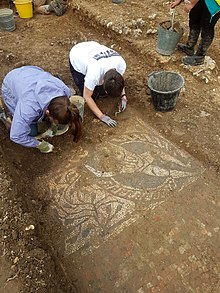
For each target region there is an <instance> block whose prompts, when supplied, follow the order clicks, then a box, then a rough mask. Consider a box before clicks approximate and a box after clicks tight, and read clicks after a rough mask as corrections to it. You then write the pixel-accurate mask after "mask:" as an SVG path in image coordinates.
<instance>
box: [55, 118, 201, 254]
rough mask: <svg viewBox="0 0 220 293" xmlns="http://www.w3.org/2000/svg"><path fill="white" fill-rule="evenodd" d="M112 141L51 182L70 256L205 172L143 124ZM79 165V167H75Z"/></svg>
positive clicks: (95, 243) (94, 244) (99, 241)
mask: <svg viewBox="0 0 220 293" xmlns="http://www.w3.org/2000/svg"><path fill="white" fill-rule="evenodd" d="M127 129H129V132H124V134H122V135H120V136H117V137H115V138H113V139H111V141H108V142H106V143H102V144H99V145H97V146H93V149H91V150H82V153H81V156H80V158H81V159H80V161H79V162H78V163H77V164H73V163H70V164H69V165H68V166H65V169H64V170H62V172H61V171H60V172H59V173H58V174H57V175H56V176H55V177H54V178H53V180H52V181H50V188H51V191H52V193H53V195H54V198H55V202H56V204H55V208H56V211H57V212H58V215H59V217H60V219H61V220H62V221H63V224H64V227H66V240H65V242H66V253H67V254H70V253H73V252H74V251H76V250H78V249H81V252H82V253H84V254H86V253H88V252H91V251H92V250H93V249H94V248H97V247H99V246H100V245H101V244H102V243H103V242H104V241H106V240H107V239H108V238H109V237H113V236H114V235H116V234H118V233H120V232H121V231H122V230H123V229H124V228H125V227H126V226H128V225H130V224H131V223H132V222H134V221H136V220H137V219H138V217H139V215H140V213H141V211H144V210H145V211H146V210H147V209H154V208H155V207H156V206H158V205H159V204H161V203H163V202H164V201H166V200H168V198H169V197H171V196H172V195H173V194H174V193H175V194H176V193H177V192H180V191H181V190H182V189H183V188H184V187H185V186H187V185H189V184H190V183H192V182H193V181H195V180H196V179H197V178H198V177H199V176H200V175H201V173H202V172H203V171H204V170H203V168H202V167H201V166H200V165H199V164H198V162H196V161H195V160H194V159H193V158H192V157H191V156H189V154H187V153H185V152H183V151H181V150H179V149H178V148H176V147H175V146H174V145H173V144H171V143H170V142H169V141H167V140H166V139H164V138H163V137H161V136H160V135H159V134H158V133H157V132H155V131H154V130H153V129H152V128H150V127H147V128H146V125H145V124H144V123H143V122H142V121H136V123H135V124H134V125H132V126H130V127H128V128H127ZM73 166H77V167H73Z"/></svg>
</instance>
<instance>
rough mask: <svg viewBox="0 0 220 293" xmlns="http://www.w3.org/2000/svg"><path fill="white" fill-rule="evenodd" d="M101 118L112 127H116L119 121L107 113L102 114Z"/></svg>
mask: <svg viewBox="0 0 220 293" xmlns="http://www.w3.org/2000/svg"><path fill="white" fill-rule="evenodd" d="M100 120H101V121H102V122H104V123H105V124H107V125H108V126H110V127H116V125H117V122H116V121H115V120H113V119H112V118H110V117H109V116H107V115H102V116H101V117H100Z"/></svg>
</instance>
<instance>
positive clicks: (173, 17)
mask: <svg viewBox="0 0 220 293" xmlns="http://www.w3.org/2000/svg"><path fill="white" fill-rule="evenodd" d="M171 13H172V19H171V30H173V25H174V19H175V14H176V9H175V8H173V9H172V10H171Z"/></svg>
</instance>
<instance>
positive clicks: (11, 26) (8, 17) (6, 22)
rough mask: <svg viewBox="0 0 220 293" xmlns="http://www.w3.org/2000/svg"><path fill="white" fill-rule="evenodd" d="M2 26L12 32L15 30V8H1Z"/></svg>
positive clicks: (0, 19)
mask: <svg viewBox="0 0 220 293" xmlns="http://www.w3.org/2000/svg"><path fill="white" fill-rule="evenodd" d="M0 28H1V29H2V30H4V31H10V32H12V31H14V30H15V20H14V15H13V10H11V9H9V8H2V9H0Z"/></svg>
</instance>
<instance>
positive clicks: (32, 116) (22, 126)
mask: <svg viewBox="0 0 220 293" xmlns="http://www.w3.org/2000/svg"><path fill="white" fill-rule="evenodd" d="M70 95H71V93H70V89H69V87H67V86H66V85H65V84H64V83H63V82H62V81H61V80H60V79H58V78H56V77H54V76H53V75H51V74H50V73H48V72H45V71H44V70H43V69H41V68H39V67H36V66H23V67H21V68H17V69H13V70H12V71H10V72H9V73H8V74H7V75H6V76H5V78H4V80H3V83H2V97H3V100H4V102H5V104H6V106H7V108H8V109H9V111H10V112H11V114H12V116H13V119H12V125H11V130H10V139H11V140H12V141H14V142H15V143H18V144H20V145H22V146H25V147H36V146H38V145H39V141H38V140H36V139H35V138H34V137H31V136H30V135H29V134H30V125H31V124H32V123H35V122H38V121H41V120H42V119H43V117H44V115H45V111H46V110H47V107H48V105H49V103H50V101H51V100H52V99H54V98H56V97H59V96H67V97H70Z"/></svg>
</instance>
